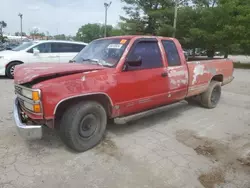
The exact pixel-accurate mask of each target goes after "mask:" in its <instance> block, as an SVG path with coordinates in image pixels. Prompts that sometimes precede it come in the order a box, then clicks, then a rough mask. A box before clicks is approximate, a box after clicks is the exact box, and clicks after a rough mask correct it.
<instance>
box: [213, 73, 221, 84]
mask: <svg viewBox="0 0 250 188" xmlns="http://www.w3.org/2000/svg"><path fill="white" fill-rule="evenodd" d="M212 80H214V81H218V82H223V75H222V74H218V75H215V76H213V78H212Z"/></svg>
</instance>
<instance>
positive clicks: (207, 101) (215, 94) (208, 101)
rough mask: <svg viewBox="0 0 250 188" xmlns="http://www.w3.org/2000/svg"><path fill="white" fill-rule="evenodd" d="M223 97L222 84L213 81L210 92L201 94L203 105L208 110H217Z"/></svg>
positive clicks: (209, 88)
mask: <svg viewBox="0 0 250 188" xmlns="http://www.w3.org/2000/svg"><path fill="white" fill-rule="evenodd" d="M220 97H221V83H220V82H217V81H212V82H211V83H210V85H209V87H208V90H207V91H206V92H204V93H202V94H201V104H202V105H203V106H204V107H206V108H215V107H216V106H217V104H218V103H219V101H220Z"/></svg>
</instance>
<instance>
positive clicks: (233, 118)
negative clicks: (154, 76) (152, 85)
mask: <svg viewBox="0 0 250 188" xmlns="http://www.w3.org/2000/svg"><path fill="white" fill-rule="evenodd" d="M234 75H235V77H236V78H235V80H234V82H233V83H231V84H230V85H228V86H225V87H224V88H223V95H222V99H221V102H220V104H219V106H218V107H217V108H216V109H213V110H207V109H203V108H201V107H199V106H197V105H188V104H187V103H186V102H181V103H178V104H175V105H172V106H169V107H166V108H163V109H161V110H159V112H158V113H156V114H151V115H149V116H147V117H144V118H142V119H139V120H134V121H132V122H130V123H125V124H121V123H124V122H121V121H120V122H117V123H119V124H116V125H109V126H108V131H107V135H106V138H105V140H104V141H103V142H102V143H101V144H100V145H99V146H98V147H96V148H94V149H92V150H90V151H87V152H85V153H81V154H77V153H74V152H72V151H70V150H69V149H67V148H66V147H65V146H64V145H63V143H62V142H61V141H60V139H59V138H58V136H57V135H56V133H55V132H53V131H50V130H48V131H46V135H45V137H44V138H43V139H42V140H37V141H32V142H27V141H25V140H24V139H22V138H21V137H19V135H18V134H17V132H16V129H15V124H14V122H13V117H12V116H13V114H12V104H13V98H14V94H13V85H12V83H13V81H12V80H7V79H4V78H2V79H0V87H1V91H0V113H1V114H0V188H3V187H4V188H7V187H8V188H12V187H16V188H26V187H27V188H28V187H29V188H32V187H36V188H43V187H48V188H50V187H52V188H57V187H60V188H64V187H65V188H71V187H72V188H78V187H81V188H85V187H86V188H146V187H147V188H172V187H173V188H203V187H205V188H213V187H224V188H235V187H236V188H249V187H250V178H249V177H250V166H249V165H250V162H249V161H247V160H245V158H246V157H244V155H246V154H247V152H248V151H249V152H250V71H249V70H235V73H234Z"/></svg>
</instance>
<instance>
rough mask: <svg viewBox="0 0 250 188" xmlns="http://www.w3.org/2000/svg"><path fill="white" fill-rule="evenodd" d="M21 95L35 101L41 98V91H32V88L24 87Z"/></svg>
mask: <svg viewBox="0 0 250 188" xmlns="http://www.w3.org/2000/svg"><path fill="white" fill-rule="evenodd" d="M21 95H23V96H24V97H26V98H28V99H31V100H33V101H38V100H40V93H39V91H36V90H35V91H32V90H27V89H22V91H21Z"/></svg>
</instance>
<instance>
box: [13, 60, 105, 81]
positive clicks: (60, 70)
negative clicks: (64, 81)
mask: <svg viewBox="0 0 250 188" xmlns="http://www.w3.org/2000/svg"><path fill="white" fill-rule="evenodd" d="M101 69H105V67H102V66H99V65H90V64H78V63H32V64H22V65H17V66H16V67H15V71H14V82H15V84H24V83H29V82H31V81H33V80H35V79H37V78H46V77H50V76H54V75H58V76H59V75H64V74H65V75H67V74H74V73H81V72H86V71H93V70H101Z"/></svg>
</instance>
